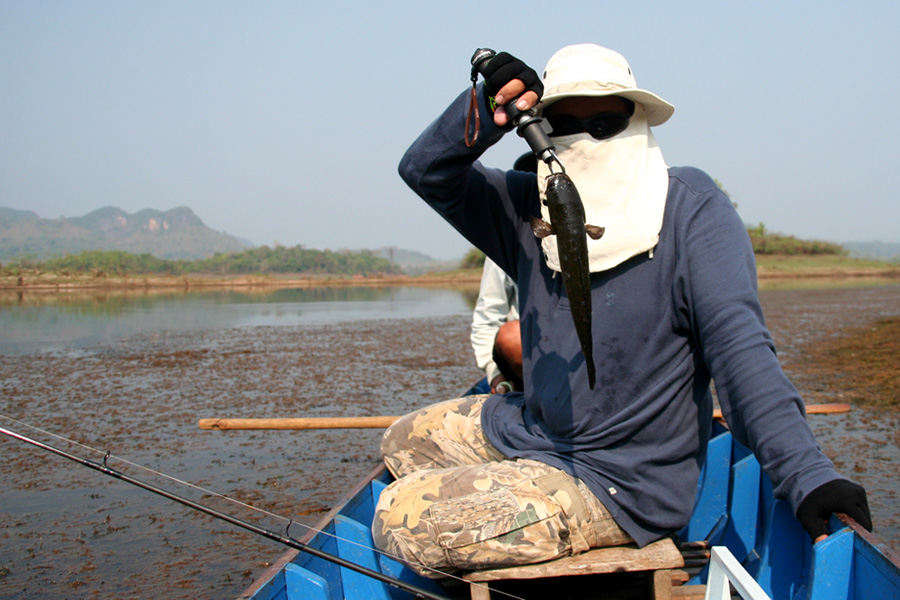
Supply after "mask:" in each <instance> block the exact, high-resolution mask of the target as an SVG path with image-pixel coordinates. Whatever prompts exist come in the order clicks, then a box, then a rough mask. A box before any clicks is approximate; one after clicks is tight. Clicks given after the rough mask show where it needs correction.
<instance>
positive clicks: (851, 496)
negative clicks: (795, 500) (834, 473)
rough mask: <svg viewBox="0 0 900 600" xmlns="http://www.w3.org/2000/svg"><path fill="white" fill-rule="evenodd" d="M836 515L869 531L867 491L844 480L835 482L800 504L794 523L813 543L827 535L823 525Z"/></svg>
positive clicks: (870, 517) (830, 482) (870, 516)
mask: <svg viewBox="0 0 900 600" xmlns="http://www.w3.org/2000/svg"><path fill="white" fill-rule="evenodd" d="M836 512H840V513H845V514H846V515H848V516H849V517H852V518H853V519H854V520H855V521H856V522H857V523H859V524H860V525H862V526H863V527H865V528H866V529H868V530H869V531H872V515H871V514H869V502H868V500H867V499H866V490H864V489H863V488H862V487H861V486H859V485H857V484H855V483H853V482H852V481H848V480H846V479H834V480H832V481H829V482H828V483H825V484H823V485H820V486H819V487H817V488H816V489H814V490H813V491H811V492H810V493H809V494H808V495H807V496H806V498H804V499H803V502H801V503H800V508H798V509H797V519H798V520H799V521H800V523H801V524H802V525H803V527H804V529H806V531H808V532H809V535H810V536H812V539H813V540H814V541H815V539H816V538H817V537H819V536H820V535H826V534H827V533H828V530H827V529H826V528H825V524H826V523H827V521H828V519H829V518H830V517H831V514H832V513H836Z"/></svg>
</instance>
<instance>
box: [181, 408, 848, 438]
mask: <svg viewBox="0 0 900 600" xmlns="http://www.w3.org/2000/svg"><path fill="white" fill-rule="evenodd" d="M845 412H850V405H849V404H810V405H809V406H807V407H806V414H808V415H827V414H835V413H845ZM399 418H400V417H392V416H377V417H307V418H272V419H200V423H199V425H200V429H213V430H218V431H225V430H244V429H289V430H301V429H385V428H387V427H389V426H390V425H391V424H392V423H393V422H394V421H396V420H397V419H399ZM713 418H714V419H722V418H723V417H722V411H721V410H719V409H716V410H715V411H713Z"/></svg>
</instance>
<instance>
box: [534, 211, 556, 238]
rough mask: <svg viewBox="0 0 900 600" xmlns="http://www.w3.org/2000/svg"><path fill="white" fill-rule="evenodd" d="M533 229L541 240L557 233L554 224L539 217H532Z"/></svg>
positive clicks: (535, 235)
mask: <svg viewBox="0 0 900 600" xmlns="http://www.w3.org/2000/svg"><path fill="white" fill-rule="evenodd" d="M531 231H532V232H533V233H534V237H536V238H538V239H541V240H542V239H544V238H545V237H547V236H548V235H553V234H554V233H556V232H555V231H553V225H551V224H550V223H548V222H547V221H545V220H543V219H539V218H537V217H531Z"/></svg>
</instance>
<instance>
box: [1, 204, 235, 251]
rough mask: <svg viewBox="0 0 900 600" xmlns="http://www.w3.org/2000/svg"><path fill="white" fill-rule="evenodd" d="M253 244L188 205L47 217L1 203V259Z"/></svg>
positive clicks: (231, 247) (230, 247) (216, 248)
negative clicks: (208, 222) (219, 228)
mask: <svg viewBox="0 0 900 600" xmlns="http://www.w3.org/2000/svg"><path fill="white" fill-rule="evenodd" d="M248 247H249V246H248V244H246V243H245V242H243V241H241V240H239V239H238V238H236V237H234V236H232V235H230V234H228V233H225V232H219V231H215V230H213V229H211V228H209V227H207V226H206V225H205V224H204V223H203V220H202V219H200V217H198V216H197V215H196V214H195V213H194V211H192V210H191V209H190V208H188V207H187V206H178V207H175V208H172V209H169V210H157V209H151V208H145V209H142V210H139V211H137V212H136V213H133V214H132V213H128V212H126V211H125V210H123V209H121V208H118V207H115V206H104V207H102V208H98V209H97V210H94V211H91V212H89V213H88V214H86V215H83V216H80V217H60V218H58V219H45V218H42V217H40V216H38V215H37V213H35V212H34V211H30V210H19V209H13V208H6V207H0V261H9V260H11V259H15V258H34V259H37V260H46V259H48V258H52V257H57V256H62V255H65V254H74V253H78V252H82V251H85V250H122V251H125V252H131V253H134V254H152V255H153V256H156V257H158V258H166V259H200V258H208V257H210V256H212V255H214V254H216V253H217V252H240V251H242V250H245V249H247V248H248Z"/></svg>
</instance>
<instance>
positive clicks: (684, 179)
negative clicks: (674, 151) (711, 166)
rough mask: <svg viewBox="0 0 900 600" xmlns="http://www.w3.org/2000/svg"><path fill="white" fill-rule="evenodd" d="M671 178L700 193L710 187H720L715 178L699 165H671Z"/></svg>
mask: <svg viewBox="0 0 900 600" xmlns="http://www.w3.org/2000/svg"><path fill="white" fill-rule="evenodd" d="M669 179H670V180H672V182H673V183H674V184H676V185H681V186H684V187H687V188H688V189H690V190H692V191H694V192H695V193H698V194H699V193H702V192H703V191H706V190H709V189H719V185H718V184H717V183H716V182H715V180H714V179H713V178H712V177H710V176H709V175H708V174H707V173H706V171H703V170H701V169H698V168H697V167H669Z"/></svg>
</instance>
